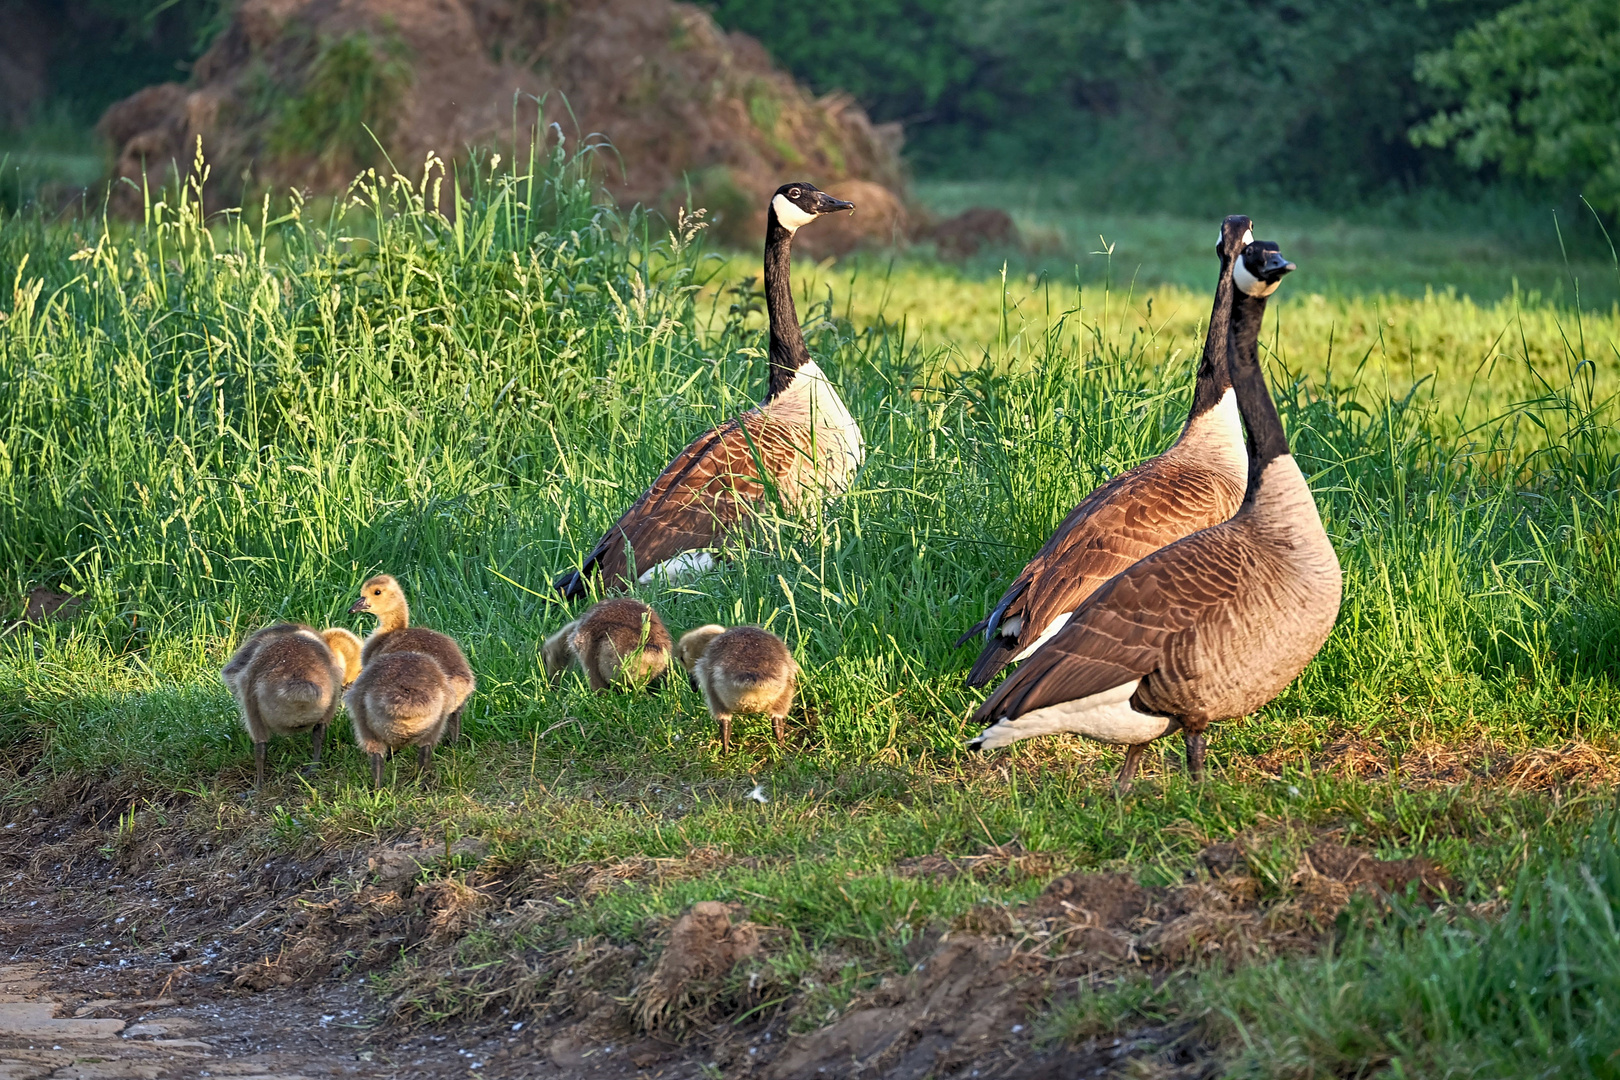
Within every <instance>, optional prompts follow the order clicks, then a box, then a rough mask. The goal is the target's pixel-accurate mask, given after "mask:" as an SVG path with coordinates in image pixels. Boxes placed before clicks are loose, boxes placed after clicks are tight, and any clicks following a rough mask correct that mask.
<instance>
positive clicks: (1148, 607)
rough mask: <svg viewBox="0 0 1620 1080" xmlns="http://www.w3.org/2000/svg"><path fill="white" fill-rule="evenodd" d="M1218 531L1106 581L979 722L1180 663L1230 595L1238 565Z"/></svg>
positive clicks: (1162, 552) (1075, 697)
mask: <svg viewBox="0 0 1620 1080" xmlns="http://www.w3.org/2000/svg"><path fill="white" fill-rule="evenodd" d="M1225 531H1226V530H1225V529H1224V528H1222V527H1220V526H1217V527H1215V528H1213V529H1208V530H1205V531H1203V532H1200V533H1195V534H1193V535H1192V536H1189V537H1187V538H1186V539H1184V540H1181V541H1178V542H1177V543H1174V544H1172V545H1170V546H1169V547H1166V548H1162V549H1160V550H1159V551H1157V552H1155V553H1153V554H1150V555H1148V556H1147V557H1146V558H1144V559H1143V560H1142V561H1140V562H1138V563H1136V564H1135V565H1134V566H1132V567H1130V568H1129V569H1128V570H1126V571H1124V572H1123V573H1121V574H1119V575H1118V576H1117V577H1115V578H1114V579H1112V580H1111V581H1109V582H1108V583H1107V584H1106V585H1104V586H1103V587H1102V588H1101V589H1099V590H1097V591H1096V592H1095V593H1093V594H1092V595H1091V597H1090V598H1089V599H1088V600H1087V601H1086V602H1085V603H1084V604H1083V605H1082V606H1081V608H1080V609H1079V610H1078V611H1076V612H1075V614H1074V617H1073V618H1072V619H1070V620H1069V623H1068V625H1067V626H1065V627H1064V628H1063V629H1062V630H1061V631H1059V632H1058V633H1057V634H1056V635H1054V636H1053V638H1052V640H1050V641H1048V642H1047V643H1046V644H1045V645H1043V646H1042V647H1041V648H1040V649H1039V650H1037V651H1036V652H1035V654H1034V655H1033V656H1031V657H1030V658H1029V659H1028V660H1026V661H1024V663H1023V666H1021V667H1020V668H1019V669H1018V670H1017V671H1015V672H1014V673H1013V674H1012V675H1011V676H1009V677H1008V679H1007V681H1006V682H1004V683H1002V684H1001V686H1000V687H999V688H997V690H996V692H995V693H994V694H993V695H991V697H990V698H989V699H988V700H987V701H986V702H985V703H984V704H983V705H982V706H980V708H979V711H978V713H977V714H976V718H977V719H980V720H992V719H1000V718H1002V717H1009V716H1019V715H1022V714H1024V713H1027V712H1031V711H1033V710H1035V709H1042V708H1046V707H1047V706H1049V705H1056V704H1058V703H1060V702H1065V701H1076V700H1079V699H1081V698H1084V697H1089V696H1090V695H1092V694H1098V693H1101V692H1103V691H1104V690H1110V689H1112V688H1114V687H1116V686H1120V685H1122V684H1124V683H1127V682H1130V681H1132V680H1134V679H1141V678H1143V677H1144V676H1147V675H1151V674H1152V673H1154V672H1155V671H1158V670H1161V669H1162V668H1163V666H1164V664H1165V662H1166V659H1167V657H1168V656H1169V655H1170V654H1171V653H1174V654H1176V655H1177V656H1179V657H1185V656H1186V655H1187V646H1188V645H1189V641H1188V640H1186V639H1189V638H1192V637H1196V635H1197V634H1198V631H1199V627H1200V626H1201V625H1204V624H1206V623H1208V622H1209V621H1210V619H1211V617H1212V616H1218V614H1219V611H1220V609H1221V608H1222V607H1223V606H1224V605H1226V604H1228V603H1229V602H1230V601H1231V600H1232V599H1233V598H1234V597H1236V596H1237V595H1238V592H1239V583H1240V581H1241V580H1242V577H1243V569H1244V567H1243V562H1244V557H1243V556H1242V555H1241V554H1240V552H1239V551H1236V550H1232V549H1230V548H1227V547H1226V546H1225V545H1224V541H1223V538H1222V536H1221V534H1222V533H1224V532H1225Z"/></svg>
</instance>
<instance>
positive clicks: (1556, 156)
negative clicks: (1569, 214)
mask: <svg viewBox="0 0 1620 1080" xmlns="http://www.w3.org/2000/svg"><path fill="white" fill-rule="evenodd" d="M1417 74H1418V78H1419V79H1420V80H1422V81H1423V82H1424V83H1426V84H1428V85H1430V86H1434V87H1437V88H1439V89H1441V90H1444V91H1447V92H1449V93H1451V94H1453V95H1456V96H1457V97H1459V98H1461V99H1462V104H1461V105H1460V106H1459V107H1457V108H1455V109H1452V110H1450V111H1446V112H1442V113H1440V114H1439V115H1437V116H1435V117H1433V118H1432V119H1430V120H1429V121H1427V122H1426V123H1424V124H1422V125H1419V126H1418V127H1416V128H1415V129H1414V130H1413V132H1412V139H1413V142H1414V143H1417V144H1418V145H1428V146H1453V147H1455V148H1456V151H1457V156H1458V157H1459V158H1461V159H1462V160H1463V161H1464V162H1466V163H1467V164H1468V165H1469V166H1471V167H1473V168H1479V167H1481V166H1482V165H1485V164H1487V163H1495V164H1499V165H1501V167H1502V168H1503V169H1505V170H1506V171H1507V172H1510V173H1516V174H1518V175H1521V176H1530V177H1537V178H1542V179H1551V180H1565V179H1567V180H1573V181H1575V182H1578V183H1581V184H1584V185H1585V194H1586V196H1587V198H1588V200H1589V201H1590V202H1592V203H1593V204H1594V205H1595V206H1598V207H1600V208H1602V209H1604V210H1607V211H1608V212H1610V213H1620V5H1616V4H1615V3H1613V2H1612V0H1527V2H1525V3H1522V4H1516V5H1514V6H1513V7H1511V8H1508V9H1507V10H1506V11H1503V12H1501V13H1500V14H1498V15H1497V16H1496V17H1495V18H1492V19H1487V20H1485V21H1483V22H1481V23H1480V24H1479V25H1477V26H1474V27H1472V28H1470V29H1468V30H1466V31H1464V32H1463V33H1461V34H1459V35H1458V36H1457V39H1456V41H1455V42H1453V43H1452V45H1451V47H1450V48H1448V49H1443V50H1441V51H1439V52H1434V53H1427V54H1425V55H1423V56H1421V57H1419V58H1418V67H1417Z"/></svg>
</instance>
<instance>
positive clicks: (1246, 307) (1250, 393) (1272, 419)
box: [1230, 292, 1288, 502]
mask: <svg viewBox="0 0 1620 1080" xmlns="http://www.w3.org/2000/svg"><path fill="white" fill-rule="evenodd" d="M1265 317H1266V299H1265V297H1263V296H1247V295H1244V294H1243V293H1241V292H1239V293H1238V295H1237V299H1236V300H1235V301H1234V303H1233V305H1232V329H1231V342H1230V351H1231V366H1232V384H1233V389H1234V390H1236V392H1237V403H1238V410H1239V411H1240V412H1241V413H1242V414H1243V423H1244V426H1245V427H1247V428H1248V429H1249V490H1248V494H1247V495H1246V496H1245V500H1244V501H1246V502H1252V501H1253V500H1254V498H1255V496H1256V495H1257V494H1258V493H1259V491H1260V476H1261V474H1262V473H1264V472H1265V471H1266V466H1267V465H1270V464H1271V463H1272V462H1273V461H1275V460H1277V459H1278V458H1280V457H1282V456H1283V455H1284V454H1286V453H1288V436H1287V434H1286V433H1284V431H1283V426H1282V417H1280V416H1279V415H1277V403H1276V402H1274V401H1272V399H1271V389H1270V388H1269V387H1268V386H1266V373H1265V371H1264V370H1262V369H1261V367H1260V325H1261V323H1263V322H1264V321H1265Z"/></svg>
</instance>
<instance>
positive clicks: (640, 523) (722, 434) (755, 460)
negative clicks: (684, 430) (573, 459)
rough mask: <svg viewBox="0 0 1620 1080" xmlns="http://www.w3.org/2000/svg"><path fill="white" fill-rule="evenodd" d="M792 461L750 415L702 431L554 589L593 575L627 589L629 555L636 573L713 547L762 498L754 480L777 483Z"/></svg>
mask: <svg viewBox="0 0 1620 1080" xmlns="http://www.w3.org/2000/svg"><path fill="white" fill-rule="evenodd" d="M799 454H800V451H799V450H798V448H797V447H796V446H795V445H794V443H793V440H792V439H791V433H790V432H789V431H788V430H786V428H785V426H784V425H782V424H780V423H776V422H773V421H772V420H770V419H769V418H768V417H766V416H764V415H762V414H760V413H758V412H750V413H745V414H744V415H743V416H741V417H739V418H737V419H735V420H728V421H727V422H726V423H724V424H721V425H720V426H719V427H716V428H714V429H712V430H710V431H707V432H704V433H703V434H702V435H700V436H698V437H697V438H696V439H694V440H693V441H692V443H691V444H690V445H689V446H687V447H686V449H684V450H682V451H681V452H680V453H679V454H678V455H676V457H675V460H673V461H671V462H670V463H669V466H668V467H667V468H665V469H664V471H663V472H662V473H660V474H659V475H658V478H657V479H656V480H654V481H653V482H652V486H651V487H649V488H648V489H647V490H646V491H645V492H644V493H643V494H642V496H641V497H640V498H639V499H637V500H636V501H635V503H634V505H632V506H631V507H630V509H629V510H627V511H625V513H624V516H623V517H621V518H619V520H618V521H617V522H616V523H614V525H613V527H612V528H610V529H609V530H608V531H607V532H606V533H605V534H604V535H603V536H602V539H601V540H599V541H597V544H596V547H595V548H593V549H592V550H591V553H590V555H588V556H587V557H586V559H585V562H584V564H583V566H582V567H581V572H580V575H569V576H568V577H565V578H564V579H563V581H560V582H559V585H560V586H562V585H563V582H565V581H568V580H569V577H576V576H582V575H588V574H590V573H591V572H593V571H595V572H599V573H600V574H601V575H602V576H603V579H604V580H605V581H607V582H609V583H610V584H615V585H629V584H633V575H632V572H631V562H630V560H631V558H632V555H633V558H634V560H635V573H636V574H641V573H645V572H646V571H648V570H650V569H651V568H653V567H654V566H657V565H658V564H659V563H661V562H664V561H665V560H666V559H670V558H673V557H674V556H676V555H679V554H680V553H681V552H683V551H694V550H699V549H703V548H709V547H713V546H714V545H715V543H716V542H717V541H718V540H719V539H720V538H721V537H722V535H723V534H724V533H725V532H726V531H727V530H728V529H730V528H733V527H735V526H736V525H737V524H738V522H739V521H740V519H741V518H742V515H743V507H744V505H745V504H748V503H752V502H757V501H758V500H759V499H760V498H761V497H763V496H764V494H765V492H766V485H765V483H764V482H762V475H763V476H764V477H766V478H769V480H770V482H771V483H772V484H775V483H779V482H780V480H781V475H782V473H783V472H784V471H785V470H786V469H788V468H791V467H792V466H793V464H794V462H795V460H796V458H797V456H798V455H799ZM762 467H763V468H762ZM564 589H565V591H567V589H566V587H565V586H564ZM581 591H583V589H582V588H581Z"/></svg>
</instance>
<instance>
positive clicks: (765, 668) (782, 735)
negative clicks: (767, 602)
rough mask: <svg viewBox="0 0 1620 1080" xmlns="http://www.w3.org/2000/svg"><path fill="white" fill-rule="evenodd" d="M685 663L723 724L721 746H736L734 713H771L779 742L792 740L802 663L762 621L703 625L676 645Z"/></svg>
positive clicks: (717, 720) (682, 636)
mask: <svg viewBox="0 0 1620 1080" xmlns="http://www.w3.org/2000/svg"><path fill="white" fill-rule="evenodd" d="M675 652H676V655H677V656H678V657H679V658H680V661H681V664H682V666H684V667H685V668H686V669H687V671H688V672H689V673H690V674H691V677H692V682H693V683H694V684H695V685H696V686H697V688H698V690H699V691H700V692H701V693H702V694H703V697H704V700H706V701H707V702H708V704H709V712H710V713H711V714H713V716H714V719H715V721H716V722H717V723H718V724H719V725H720V747H721V749H722V750H724V751H727V752H729V751H730V750H731V718H732V716H733V715H734V714H737V713H743V714H757V713H765V714H766V715H768V716H770V718H771V731H772V733H773V734H775V736H776V743H777V745H778V746H781V745H782V744H783V743H785V742H786V741H787V714H788V710H789V709H791V708H792V707H793V694H794V691H795V689H797V686H798V681H799V665H798V664H795V663H794V662H793V654H792V653H790V652H788V647H787V645H786V644H785V643H784V642H783V641H782V639H781V638H779V637H777V636H776V635H775V634H773V633H771V632H770V631H768V630H761V629H760V628H759V627H757V626H736V627H732V628H731V629H730V630H727V629H726V628H725V627H723V626H715V625H712V624H711V625H709V626H700V627H698V628H697V629H696V630H691V631H688V632H687V633H685V634H682V635H681V640H680V643H679V644H678V645H677V646H676V647H675Z"/></svg>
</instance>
